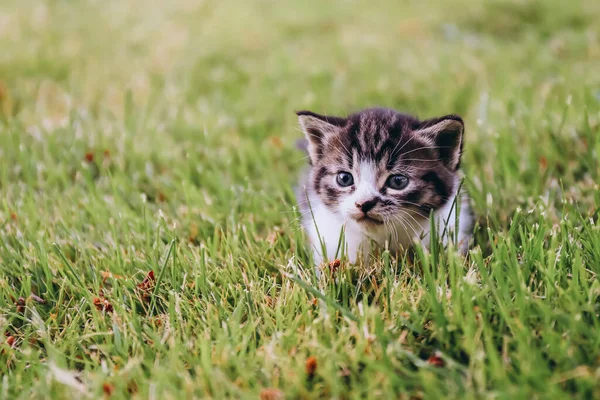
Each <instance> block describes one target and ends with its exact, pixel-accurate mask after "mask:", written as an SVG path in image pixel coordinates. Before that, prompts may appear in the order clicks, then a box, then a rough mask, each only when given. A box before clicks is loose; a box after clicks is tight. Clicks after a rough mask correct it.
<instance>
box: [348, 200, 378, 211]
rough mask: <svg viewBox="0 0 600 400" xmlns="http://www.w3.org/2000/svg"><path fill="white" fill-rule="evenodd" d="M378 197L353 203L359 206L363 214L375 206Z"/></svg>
mask: <svg viewBox="0 0 600 400" xmlns="http://www.w3.org/2000/svg"><path fill="white" fill-rule="evenodd" d="M377 201H378V199H377V198H374V199H371V200H368V201H365V202H362V203H358V202H357V203H354V204H356V207H357V208H359V209H360V210H361V211H362V212H364V213H365V214H366V213H368V212H369V211H370V210H372V209H373V207H375V205H376V204H377Z"/></svg>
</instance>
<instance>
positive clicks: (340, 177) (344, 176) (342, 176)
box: [336, 172, 354, 186]
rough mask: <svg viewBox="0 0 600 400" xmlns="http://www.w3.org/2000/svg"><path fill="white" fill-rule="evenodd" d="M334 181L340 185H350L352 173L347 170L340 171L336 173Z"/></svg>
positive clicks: (352, 181)
mask: <svg viewBox="0 0 600 400" xmlns="http://www.w3.org/2000/svg"><path fill="white" fill-rule="evenodd" d="M336 181H337V184H338V185H340V186H350V185H352V184H353V183H354V178H353V177H352V174H350V173H348V172H340V173H339V174H337V178H336Z"/></svg>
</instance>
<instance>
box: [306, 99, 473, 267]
mask: <svg viewBox="0 0 600 400" xmlns="http://www.w3.org/2000/svg"><path fill="white" fill-rule="evenodd" d="M298 115H299V118H300V124H301V125H302V128H303V130H304V132H305V134H306V136H307V139H308V142H307V151H308V153H309V157H310V164H311V168H310V169H309V171H308V173H307V174H305V176H304V177H303V178H302V179H301V182H300V185H299V187H298V188H297V196H298V203H299V205H300V211H301V213H302V223H303V227H304V229H305V230H306V232H307V234H308V236H309V238H310V241H311V244H312V246H313V248H314V256H315V262H317V263H321V262H322V261H323V260H324V259H332V258H334V257H335V256H336V254H337V255H338V256H339V251H338V250H339V247H340V237H341V233H342V231H343V234H344V239H345V241H344V242H343V243H342V245H343V246H344V254H345V255H346V256H347V257H348V259H349V261H350V262H353V263H354V262H357V261H359V255H360V254H362V255H363V261H367V260H368V255H369V254H370V252H371V251H372V250H374V248H382V247H384V246H387V247H388V248H389V249H390V250H391V251H397V250H400V249H402V248H407V247H409V246H411V245H413V244H414V243H415V241H417V242H419V241H420V242H421V243H422V244H423V245H424V246H428V245H429V231H430V227H431V222H430V218H429V216H430V212H431V211H433V218H434V220H435V224H436V226H437V231H438V235H440V236H442V234H443V238H442V239H443V242H444V244H447V243H449V242H450V241H452V240H453V239H454V238H457V239H458V243H456V244H455V245H456V247H458V249H459V251H460V252H461V253H463V254H464V253H466V251H467V249H468V245H469V240H470V237H471V231H472V227H473V218H472V215H471V211H470V206H469V202H468V200H467V198H466V197H465V196H464V194H463V193H464V190H462V189H461V193H458V190H459V186H460V170H459V164H460V155H461V151H462V132H463V123H462V120H461V119H460V118H459V117H457V116H447V117H443V118H437V119H433V120H428V121H424V122H421V121H419V120H417V119H416V118H413V117H411V116H408V115H404V114H400V113H397V112H396V111H393V110H388V109H368V110H364V111H361V112H359V113H356V114H353V115H351V116H349V117H348V118H337V117H327V116H322V115H318V114H314V113H311V112H299V113H298ZM340 174H345V175H344V176H343V177H342V178H343V179H342V182H341V183H343V185H342V184H340V181H339V175H340ZM348 175H350V177H348ZM336 177H337V178H336ZM398 177H400V178H398ZM336 179H337V180H336ZM391 179H392V180H394V182H392V183H390V180H391ZM348 183H351V184H348ZM396 183H401V184H400V185H398V184H396ZM404 185H405V186H404ZM403 186H404V187H403ZM457 208H458V210H459V211H460V213H459V218H456V210H457ZM323 247H324V248H325V251H326V253H325V254H323V251H322V249H323Z"/></svg>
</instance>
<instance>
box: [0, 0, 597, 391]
mask: <svg viewBox="0 0 600 400" xmlns="http://www.w3.org/2000/svg"><path fill="white" fill-rule="evenodd" d="M158 3H159V4H153V5H152V6H150V5H149V3H148V2H146V1H143V0H121V1H116V0H115V1H113V0H109V1H104V2H95V1H63V0H53V1H50V0H48V1H34V0H4V1H3V2H2V3H1V4H0V49H1V50H0V82H1V83H0V88H1V89H0V353H1V355H0V375H1V379H0V399H18V398H65V397H73V398H80V397H81V395H82V393H85V394H87V396H88V397H92V398H102V397H103V396H105V393H107V392H112V396H111V398H126V397H129V396H131V395H132V394H134V395H135V396H137V398H154V399H176V398H177V399H178V398H203V397H211V398H216V399H220V398H226V397H231V398H258V397H259V396H260V393H261V391H262V390H263V389H265V388H279V389H280V390H282V391H283V392H284V393H285V395H286V398H289V399H294V398H363V397H371V398H398V397H400V398H409V397H412V398H502V399H504V398H506V399H509V398H510V399H513V398H524V399H542V398H543V399H545V398H560V399H562V398H565V397H569V396H574V397H579V398H590V397H596V398H600V384H599V383H598V382H600V279H599V277H598V274H599V273H600V222H599V218H598V217H599V214H600V190H599V189H600V188H599V186H598V182H600V160H599V156H600V73H599V71H600V25H599V24H598V21H599V20H600V2H597V1H594V0H587V1H579V2H578V1H567V0H565V1H541V0H540V1H526V0H512V1H496V0H494V1H487V2H477V3H476V2H471V1H467V0H462V1H457V2H446V1H442V0H437V1H431V2H417V1H402V2H400V1H390V2H386V3H381V2H378V3H377V5H375V3H374V2H369V1H366V0H364V1H363V0H361V1H359V0H355V1H339V2H338V1H328V2H322V1H316V0H310V1H302V2H299V1H298V2H276V1H266V0H263V1H259V0H247V1H238V2H233V1H227V0H226V1H212V0H208V1H200V0H197V1H196V0H180V1H173V2H167V1H163V2H158ZM372 105H382V106H388V107H394V108H397V109H400V110H404V111H407V112H411V113H415V114H418V115H419V116H421V117H431V116H436V115H442V114H447V113H459V114H461V115H463V116H464V118H465V121H466V125H467V130H466V149H465V150H466V152H465V155H464V160H463V164H464V166H465V173H466V180H465V187H466V188H467V189H468V190H469V192H470V195H471V197H472V199H473V203H474V208H475V211H476V213H477V216H478V224H477V228H476V229H477V231H476V247H475V248H474V249H473V250H472V252H471V253H470V255H469V257H467V259H462V258H460V257H459V256H457V255H454V254H453V253H446V252H444V251H443V250H440V249H433V251H432V252H431V253H428V254H425V253H423V252H422V251H417V255H416V259H415V261H414V264H413V263H409V262H407V261H406V260H404V259H401V260H394V259H391V258H390V256H389V254H387V253H384V254H383V255H382V256H381V257H380V258H379V259H378V261H377V262H376V263H375V264H374V265H373V267H372V268H371V269H368V270H366V269H360V268H357V267H352V266H347V265H342V267H341V269H340V270H339V271H337V272H336V274H335V276H334V277H331V276H330V274H327V273H324V274H322V275H321V278H319V279H317V277H316V275H315V272H314V270H313V268H312V267H311V264H310V260H309V255H308V254H309V252H308V251H307V250H308V249H307V246H306V244H305V239H304V237H303V234H302V232H301V231H300V229H299V225H298V222H297V220H296V217H297V214H296V213H295V211H294V198H293V194H292V189H291V187H292V185H293V184H294V182H295V179H296V176H297V173H298V171H299V170H300V169H301V168H302V166H303V165H304V163H305V160H304V159H303V155H302V154H300V153H298V152H297V151H296V150H295V148H294V141H295V139H296V138H298V137H300V132H299V130H298V128H297V122H296V120H295V115H294V112H293V111H294V110H297V109H305V108H306V109H311V110H315V111H318V112H324V113H346V112H350V111H354V110H357V109H359V108H361V107H366V106H372ZM150 271H153V274H154V278H155V280H154V281H152V280H149V279H147V280H146V282H145V283H143V281H144V278H145V277H147V276H148V274H149V272H150ZM33 295H37V296H39V299H37V298H36V297H35V296H33ZM20 298H22V299H20ZM432 355H433V356H434V359H435V357H441V359H442V360H443V366H441V367H440V366H436V365H435V364H436V363H432V362H428V360H429V359H430V357H431V356H432ZM309 357H314V358H315V359H316V361H317V366H316V370H315V371H314V376H312V377H311V376H308V375H310V374H309V373H308V372H310V371H308V372H307V366H306V363H307V360H308V359H309ZM438 364H439V363H438ZM263 398H267V396H266V394H265V393H263Z"/></svg>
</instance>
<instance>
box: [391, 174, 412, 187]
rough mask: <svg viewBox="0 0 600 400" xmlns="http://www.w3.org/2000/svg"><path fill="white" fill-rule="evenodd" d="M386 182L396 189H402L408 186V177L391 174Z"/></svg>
mask: <svg viewBox="0 0 600 400" xmlns="http://www.w3.org/2000/svg"><path fill="white" fill-rule="evenodd" d="M386 184H387V185H388V186H389V187H390V188H392V189H395V190H402V189H404V188H405V187H406V186H408V178H407V177H406V176H404V175H391V176H390V177H389V178H388V179H387V182H386Z"/></svg>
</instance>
